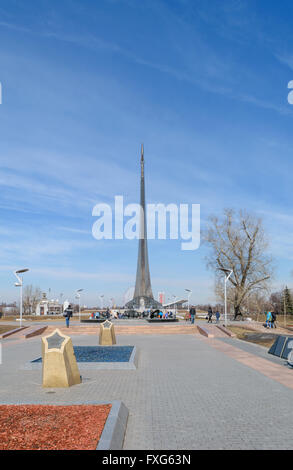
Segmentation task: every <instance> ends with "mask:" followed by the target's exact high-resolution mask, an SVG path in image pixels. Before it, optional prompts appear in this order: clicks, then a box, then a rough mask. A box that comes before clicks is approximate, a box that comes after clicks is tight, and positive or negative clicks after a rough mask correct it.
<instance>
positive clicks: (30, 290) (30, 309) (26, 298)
mask: <svg viewBox="0 0 293 470" xmlns="http://www.w3.org/2000/svg"><path fill="white" fill-rule="evenodd" d="M41 296H42V293H41V289H40V288H39V287H34V286H32V285H28V286H26V287H25V288H24V293H23V311H24V314H25V315H32V314H33V313H35V311H36V306H37V304H38V302H39V301H40V300H41Z"/></svg>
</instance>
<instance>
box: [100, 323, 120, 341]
mask: <svg viewBox="0 0 293 470" xmlns="http://www.w3.org/2000/svg"><path fill="white" fill-rule="evenodd" d="M99 344H100V345H101V346H112V344H116V336H115V329H114V325H113V323H111V322H110V321H109V320H106V321H105V322H104V323H101V324H100V336H99Z"/></svg>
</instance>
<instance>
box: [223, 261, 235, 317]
mask: <svg viewBox="0 0 293 470" xmlns="http://www.w3.org/2000/svg"><path fill="white" fill-rule="evenodd" d="M220 271H223V273H225V326H227V282H228V280H229V278H230V276H231V275H232V274H233V270H232V269H224V268H220Z"/></svg>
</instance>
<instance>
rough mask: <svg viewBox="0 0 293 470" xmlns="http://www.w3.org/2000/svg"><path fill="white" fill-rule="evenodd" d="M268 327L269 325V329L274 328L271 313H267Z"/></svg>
mask: <svg viewBox="0 0 293 470" xmlns="http://www.w3.org/2000/svg"><path fill="white" fill-rule="evenodd" d="M266 325H267V328H272V313H271V312H268V313H267V319H266Z"/></svg>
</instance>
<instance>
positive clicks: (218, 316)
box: [216, 310, 220, 323]
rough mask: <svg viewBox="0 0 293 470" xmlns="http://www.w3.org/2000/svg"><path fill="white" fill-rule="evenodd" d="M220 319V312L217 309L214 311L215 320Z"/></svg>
mask: <svg viewBox="0 0 293 470" xmlns="http://www.w3.org/2000/svg"><path fill="white" fill-rule="evenodd" d="M219 321H220V312H219V310H217V311H216V322H217V323H219Z"/></svg>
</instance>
